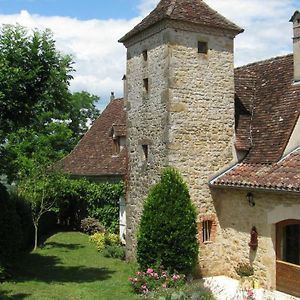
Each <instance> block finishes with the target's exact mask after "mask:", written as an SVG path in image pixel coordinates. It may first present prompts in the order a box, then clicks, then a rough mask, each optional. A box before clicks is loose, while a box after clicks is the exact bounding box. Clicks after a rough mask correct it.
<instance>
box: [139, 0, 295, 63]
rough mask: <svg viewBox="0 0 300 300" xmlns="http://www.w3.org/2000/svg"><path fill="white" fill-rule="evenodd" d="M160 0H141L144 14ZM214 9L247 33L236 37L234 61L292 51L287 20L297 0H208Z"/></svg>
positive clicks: (263, 57)
mask: <svg viewBox="0 0 300 300" xmlns="http://www.w3.org/2000/svg"><path fill="white" fill-rule="evenodd" d="M158 2H159V0H141V2H140V4H139V9H140V12H141V14H143V13H145V12H149V11H150V10H152V9H153V8H154V7H155V6H156V5H157V3H158ZM205 2H206V3H207V4H208V5H209V6H211V7H212V8H213V9H215V10H217V11H218V12H219V13H221V14H222V15H224V16H225V17H227V18H228V19H229V20H231V21H233V22H234V23H236V24H237V25H239V26H240V27H242V28H244V29H245V32H244V33H242V34H240V35H238V36H237V37H236V40H235V64H236V65H243V64H246V63H249V62H253V61H257V60H261V59H266V58H269V57H273V56H277V55H282V54H285V53H289V52H291V51H292V26H291V24H290V23H289V22H288V21H289V19H290V17H291V16H292V15H293V13H294V11H295V10H297V9H298V6H297V5H298V4H297V0H294V1H293V0H284V1H282V0H268V1H266V0H265V1H264V0H226V1H224V0H205Z"/></svg>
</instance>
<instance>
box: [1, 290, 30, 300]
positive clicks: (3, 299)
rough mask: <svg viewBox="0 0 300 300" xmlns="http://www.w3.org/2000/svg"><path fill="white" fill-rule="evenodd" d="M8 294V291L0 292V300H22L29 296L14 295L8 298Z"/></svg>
mask: <svg viewBox="0 0 300 300" xmlns="http://www.w3.org/2000/svg"><path fill="white" fill-rule="evenodd" d="M9 293H10V291H0V300H23V299H25V298H26V297H28V296H30V294H14V295H11V296H8V294H9Z"/></svg>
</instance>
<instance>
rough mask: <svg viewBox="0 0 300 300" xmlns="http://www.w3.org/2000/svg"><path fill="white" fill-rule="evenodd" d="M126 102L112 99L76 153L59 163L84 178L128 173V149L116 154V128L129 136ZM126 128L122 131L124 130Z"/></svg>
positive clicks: (64, 169)
mask: <svg viewBox="0 0 300 300" xmlns="http://www.w3.org/2000/svg"><path fill="white" fill-rule="evenodd" d="M123 107H124V101H123V99H115V100H112V101H111V102H110V103H109V104H108V106H107V107H106V109H105V110H104V111H103V112H102V113H101V115H100V116H99V117H98V119H97V120H96V121H95V122H94V124H93V126H92V127H91V128H90V129H89V131H88V132H87V133H86V134H85V135H84V137H83V138H82V139H81V140H80V142H79V143H78V145H77V146H76V147H75V148H74V150H73V151H72V152H71V153H70V154H69V155H68V156H66V157H65V158H64V159H63V160H61V161H60V162H59V163H58V166H59V167H61V168H62V170H63V171H64V172H66V173H70V174H72V175H80V176H123V175H125V174H126V169H127V165H126V164H127V162H126V155H127V153H126V149H125V148H124V149H123V150H121V152H120V154H119V155H114V152H113V139H112V128H113V127H115V128H118V129H120V131H122V132H121V136H123V135H126V113H125V111H124V109H123ZM121 128H122V130H121Z"/></svg>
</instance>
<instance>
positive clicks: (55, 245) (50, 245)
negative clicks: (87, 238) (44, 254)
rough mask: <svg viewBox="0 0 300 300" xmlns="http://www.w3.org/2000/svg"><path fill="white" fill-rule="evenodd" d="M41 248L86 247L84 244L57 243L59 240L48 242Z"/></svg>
mask: <svg viewBox="0 0 300 300" xmlns="http://www.w3.org/2000/svg"><path fill="white" fill-rule="evenodd" d="M40 248H42V249H51V248H64V249H66V250H76V249H80V248H84V246H82V245H80V244H63V243H57V242H47V243H45V244H44V245H43V246H41V247H40Z"/></svg>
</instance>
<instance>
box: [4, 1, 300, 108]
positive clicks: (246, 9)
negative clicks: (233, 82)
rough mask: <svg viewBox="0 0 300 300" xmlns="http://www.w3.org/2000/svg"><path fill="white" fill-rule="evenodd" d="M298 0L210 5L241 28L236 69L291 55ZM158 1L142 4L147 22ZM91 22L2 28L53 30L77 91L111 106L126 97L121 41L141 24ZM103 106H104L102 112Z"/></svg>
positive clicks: (16, 18) (26, 18) (12, 19)
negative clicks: (71, 59)
mask: <svg viewBox="0 0 300 300" xmlns="http://www.w3.org/2000/svg"><path fill="white" fill-rule="evenodd" d="M296 1H297V0H294V1H292V0H284V1H282V0H268V1H262V0H243V1H241V0H226V1H224V0H206V2H207V4H209V5H210V6H211V7H213V8H214V9H215V10H217V11H218V12H220V13H221V14H223V15H224V16H226V17H227V18H228V19H230V20H232V21H233V22H235V23H236V24H237V25H239V26H241V27H243V28H244V29H245V32H244V33H242V34H240V35H238V36H237V38H236V40H235V63H236V65H241V64H245V63H249V62H253V61H256V60H260V59H265V58H268V57H272V56H277V55H281V54H284V53H288V52H291V51H292V39H291V38H292V26H291V23H289V22H288V20H289V18H290V17H291V15H292V14H293V13H294V11H295V10H296V9H297V4H296ZM158 2H159V0H140V3H139V7H138V8H139V12H140V15H141V16H145V14H147V13H148V12H149V11H150V10H152V9H153V8H154V7H155V6H156V5H157V3H158ZM141 16H140V17H139V16H137V17H136V18H134V19H131V20H125V19H119V20H117V19H110V20H88V21H82V20H78V19H75V18H68V17H54V16H53V17H45V16H40V15H31V14H29V13H28V12H27V11H22V12H20V13H19V14H16V15H0V24H1V23H16V22H18V23H19V24H21V25H24V26H27V27H30V28H39V29H44V28H50V29H51V30H52V31H53V32H54V37H55V39H56V41H57V47H58V49H59V50H60V51H62V52H64V53H68V54H69V53H70V54H72V55H73V57H74V61H75V62H76V64H75V69H76V73H74V80H73V81H72V83H71V89H72V90H73V91H79V90H82V89H83V90H87V91H88V92H90V93H94V94H96V95H99V96H101V98H102V99H103V100H107V99H108V98H109V96H110V92H111V91H115V94H116V96H118V97H119V96H122V81H121V78H122V76H123V74H124V73H125V70H126V67H125V63H126V49H125V47H124V46H123V45H122V44H119V43H118V42H117V41H118V39H119V38H120V37H122V36H123V35H124V34H125V33H126V32H128V31H129V30H130V29H132V28H133V27H134V25H136V24H137V23H138V22H139V21H140V20H141ZM104 104H105V102H104V101H102V105H101V106H102V107H103V105H104Z"/></svg>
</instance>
